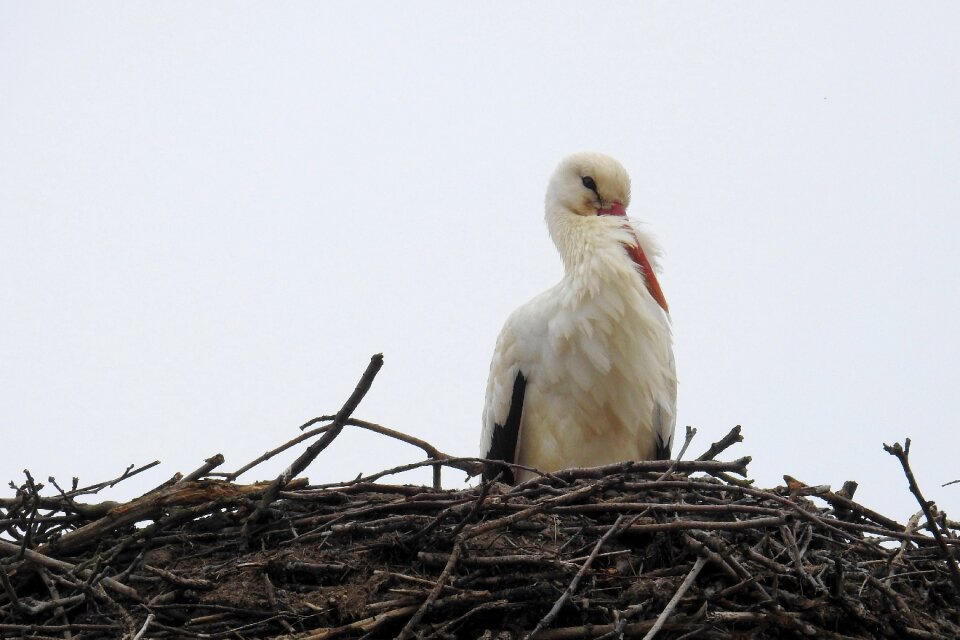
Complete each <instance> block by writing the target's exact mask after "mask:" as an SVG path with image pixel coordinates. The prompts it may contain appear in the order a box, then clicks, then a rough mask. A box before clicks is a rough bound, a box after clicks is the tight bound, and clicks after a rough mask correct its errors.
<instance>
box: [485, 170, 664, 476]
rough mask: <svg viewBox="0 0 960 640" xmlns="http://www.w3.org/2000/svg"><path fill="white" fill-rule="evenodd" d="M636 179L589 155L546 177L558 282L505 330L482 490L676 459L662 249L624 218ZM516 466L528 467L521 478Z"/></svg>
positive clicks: (490, 383) (492, 381)
mask: <svg viewBox="0 0 960 640" xmlns="http://www.w3.org/2000/svg"><path fill="white" fill-rule="evenodd" d="M629 206H630V177H629V175H628V174H627V171H626V169H624V167H623V166H622V165H621V164H620V163H619V162H618V161H617V160H615V159H614V158H612V157H610V156H608V155H605V154H601V153H594V152H581V153H575V154H573V155H571V156H568V157H566V158H564V159H563V160H562V161H561V162H560V164H559V165H558V166H557V168H556V170H555V171H554V173H553V176H552V177H551V178H550V181H549V184H548V187H547V193H546V199H545V212H546V216H545V217H546V223H547V229H548V230H549V233H550V236H551V238H552V239H553V242H554V244H556V247H557V250H558V251H559V253H560V258H561V260H562V262H563V267H564V275H563V278H562V279H561V280H560V282H558V283H557V284H556V285H554V286H553V287H551V288H549V289H547V290H546V291H544V292H543V293H541V294H539V295H538V296H536V297H534V298H533V299H532V300H530V301H529V302H527V303H526V304H523V305H521V306H520V307H518V308H517V309H516V310H515V311H514V312H513V313H512V314H510V316H509V317H508V318H507V321H506V322H505V324H504V326H503V329H502V330H501V332H500V334H499V336H498V338H497V342H496V347H495V349H494V353H493V358H492V359H491V362H490V373H489V377H488V380H487V388H486V398H485V401H484V407H483V426H482V431H481V438H480V440H481V441H480V452H481V457H482V458H484V459H486V460H488V461H503V462H507V463H513V464H515V465H519V466H516V467H511V466H508V465H504V464H496V463H495V462H487V463H485V464H484V470H483V478H484V480H491V479H499V480H500V481H501V482H506V483H508V484H519V483H522V482H524V481H526V480H529V479H531V478H534V477H537V475H538V474H537V473H536V472H534V471H532V470H531V469H536V470H537V471H540V472H553V471H558V470H561V469H569V468H574V467H594V466H601V465H605V464H612V463H616V462H623V461H628V460H654V459H658V460H665V459H669V457H670V449H671V447H672V445H673V433H674V427H675V425H676V410H677V374H676V364H675V360H674V354H673V338H672V329H671V319H670V310H669V307H668V305H667V301H666V298H665V297H664V295H663V291H662V290H661V288H660V284H659V281H658V280H657V275H656V272H657V271H658V270H659V261H660V257H661V253H662V251H661V249H660V247H659V245H658V244H657V242H656V241H655V239H654V238H653V237H652V235H650V234H649V233H647V232H645V231H644V230H643V229H641V228H640V227H639V225H638V223H636V222H635V221H633V220H631V219H630V218H628V217H627V215H626V210H627V207H629ZM521 467H528V469H527V468H521Z"/></svg>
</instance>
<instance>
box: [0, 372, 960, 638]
mask: <svg viewBox="0 0 960 640" xmlns="http://www.w3.org/2000/svg"><path fill="white" fill-rule="evenodd" d="M378 368H379V364H378V361H377V359H376V357H375V358H374V360H373V361H372V362H371V367H370V368H368V370H367V372H366V373H365V374H364V378H363V379H361V383H360V385H358V388H357V391H355V392H354V395H353V396H351V399H350V400H348V402H347V403H346V404H345V405H344V408H343V409H342V410H341V411H340V412H339V413H338V414H337V415H336V416H327V417H324V418H320V419H316V420H312V421H310V422H308V423H307V424H306V425H304V427H305V428H308V430H307V431H306V432H305V433H304V434H303V435H302V436H300V437H298V438H296V439H294V440H292V441H290V442H288V443H285V444H284V445H282V446H280V447H278V448H277V449H274V450H273V451H271V452H267V453H266V454H264V455H263V456H261V457H260V458H258V459H257V460H255V461H253V462H252V463H251V464H250V465H247V466H245V467H242V468H241V469H238V470H237V471H236V472H233V473H216V472H214V469H216V468H217V467H219V466H220V465H221V464H222V463H223V459H222V457H218V456H215V457H213V458H211V459H209V460H208V461H207V462H206V464H204V465H203V467H201V468H200V469H198V470H196V471H195V472H193V473H191V474H187V475H186V476H179V475H178V476H175V477H174V478H173V479H171V480H170V481H169V482H167V483H165V484H164V485H162V486H160V487H157V488H156V489H154V490H153V491H151V492H149V493H147V494H146V495H144V496H142V497H140V498H137V499H135V500H132V501H130V502H128V503H125V504H117V503H112V502H100V503H91V502H89V501H81V500H79V498H81V497H82V496H84V495H90V494H95V493H97V492H99V491H101V490H102V489H104V488H106V487H107V486H110V485H112V484H115V483H116V482H118V481H120V480H124V479H126V478H128V477H130V476H132V475H135V474H136V473H138V472H139V471H142V470H143V468H146V467H143V468H141V469H128V470H127V472H125V473H124V474H123V475H122V476H121V477H120V478H117V479H115V480H112V481H109V482H105V483H100V484H98V485H94V486H91V487H84V488H78V487H76V486H74V487H72V488H71V489H70V490H65V489H62V488H60V487H59V486H56V483H55V482H53V485H54V487H55V488H56V490H57V493H56V495H43V494H42V493H41V489H43V486H42V485H41V484H40V483H38V482H36V481H35V480H34V479H33V478H32V477H30V476H29V474H28V476H27V481H26V482H25V483H24V484H23V485H21V486H19V487H17V486H14V487H13V488H14V489H15V490H16V493H15V495H14V496H13V497H11V498H5V499H0V582H2V590H0V637H2V638H121V637H122V638H128V639H133V640H140V639H146V638H291V639H294V638H296V639H311V640H321V639H326V638H394V637H399V638H489V639H493V638H498V639H504V640H506V639H508V638H511V639H512V638H536V639H538V640H550V639H553V640H560V639H565V638H610V639H612V638H654V637H657V638H662V639H667V638H673V639H678V638H718V639H719V638H722V639H734V638H784V637H805V638H837V639H839V638H943V639H947V638H957V637H960V607H958V606H957V605H958V601H960V598H958V593H960V572H958V567H957V563H956V561H955V559H954V554H955V553H956V549H957V547H958V546H960V540H958V539H957V538H956V536H955V533H954V532H955V530H956V529H957V526H956V524H955V523H952V522H950V521H948V520H946V518H945V516H944V515H943V514H938V513H936V512H935V510H934V507H933V506H932V504H930V503H928V502H926V501H925V500H923V498H922V494H921V493H920V489H919V487H917V485H916V482H915V480H914V478H913V475H912V472H911V471H910V468H909V459H908V454H909V441H907V443H906V446H905V447H902V446H901V445H899V444H897V445H894V446H892V447H888V448H887V449H888V451H889V452H890V453H891V454H892V455H895V456H896V457H897V458H898V459H899V460H900V462H901V464H902V466H903V469H904V471H905V472H906V475H907V478H908V480H909V481H910V484H911V489H912V490H915V491H914V492H915V494H916V495H917V497H918V500H920V502H921V506H922V507H923V516H922V517H919V516H918V517H917V518H914V519H912V520H911V522H910V523H908V524H907V525H902V524H899V523H897V522H895V521H894V520H892V519H890V518H886V517H884V516H882V515H881V514H879V513H876V512H874V511H872V510H870V509H868V508H866V507H864V506H862V505H860V504H858V503H857V502H855V501H853V500H852V493H853V490H854V488H855V485H854V484H853V483H848V484H847V485H845V486H844V489H842V490H840V491H837V492H833V491H831V490H830V488H829V487H824V486H808V485H805V484H803V483H801V482H799V481H796V480H794V479H788V482H787V483H786V485H785V486H783V487H778V488H775V489H767V490H765V489H759V488H756V487H754V486H753V485H752V484H751V483H750V482H749V481H745V480H742V479H740V478H738V477H736V476H741V477H745V476H746V465H747V463H748V462H749V458H741V459H738V460H732V461H727V462H724V461H717V460H715V458H716V456H718V455H719V454H720V453H722V452H723V451H724V450H725V449H727V447H729V446H730V445H732V444H733V443H735V442H738V441H739V440H741V437H740V433H739V428H736V429H734V430H732V431H731V432H730V433H729V434H728V435H727V436H726V437H725V438H723V439H722V440H721V441H719V442H717V443H714V444H713V445H711V447H710V448H709V450H708V451H706V452H705V453H704V454H703V455H701V456H699V457H698V458H697V459H695V460H690V461H682V460H681V461H650V462H630V463H622V464H617V465H610V466H607V467H603V468H596V469H572V470H567V471H563V472H559V473H555V474H548V475H544V476H542V477H539V478H537V479H535V480H532V481H530V482H527V483H525V484H523V485H520V486H516V487H509V486H506V485H503V484H499V483H497V482H490V483H482V484H480V485H479V486H476V487H473V488H470V489H466V490H458V491H449V490H443V489H441V488H439V472H440V469H441V468H443V467H447V468H451V467H452V468H454V469H459V470H465V471H467V472H469V473H474V474H475V473H476V472H477V471H479V469H480V465H481V464H483V462H484V461H481V460H477V459H473V458H455V457H452V456H448V455H445V454H443V453H442V452H440V451H438V450H437V449H436V448H434V447H432V446H431V445H429V444H428V443H425V442H423V441H421V440H418V439H416V438H413V437H411V436H408V435H405V434H400V433H397V432H395V431H392V430H390V429H387V428H384V427H381V426H378V425H374V424H371V423H367V422H363V421H360V420H355V419H352V418H350V414H351V413H352V412H353V410H354V409H355V408H356V406H357V404H358V403H359V401H360V399H361V398H362V396H363V393H365V391H366V388H368V387H369V385H370V383H371V382H372V379H373V376H374V375H375V374H376V370H377V369H378ZM318 422H322V423H324V424H322V426H319V427H315V426H314V425H316V424H317V423H318ZM348 425H354V426H358V427H361V428H368V429H371V430H374V431H378V432H380V433H384V434H386V435H389V436H392V437H397V438H399V439H401V440H404V441H406V442H410V443H411V444H415V445H416V446H419V447H420V448H422V449H423V450H424V451H426V453H427V459H426V460H424V461H422V462H419V463H415V464H412V465H404V466H403V467H398V468H396V469H391V470H386V471H384V472H381V473H379V474H374V475H372V476H369V477H366V478H357V479H355V480H351V481H349V482H341V483H333V484H329V485H319V486H311V485H309V484H308V482H307V481H306V480H305V479H303V478H301V477H298V474H299V473H300V472H301V471H303V469H304V468H305V467H306V466H307V465H308V464H309V463H310V461H311V460H313V459H314V458H315V457H316V456H317V455H318V454H319V453H320V452H321V451H322V450H323V449H324V448H325V447H326V446H328V445H329V444H330V442H332V441H333V439H334V438H336V435H337V434H338V433H339V432H340V430H341V429H343V428H344V427H345V426H348ZM692 435H693V432H692V430H689V429H688V432H687V439H686V441H685V446H684V450H685V449H686V445H688V444H689V443H690V439H691V438H692ZM310 439H313V443H312V444H310V445H308V446H307V447H306V450H305V451H304V452H303V453H302V454H301V455H300V457H299V458H298V459H297V461H296V462H295V463H294V464H293V465H292V466H291V468H290V469H288V470H287V472H285V473H284V474H283V475H281V476H280V477H278V478H276V479H274V480H273V481H272V482H268V483H260V484H239V483H237V482H236V476H238V475H239V474H240V473H242V472H244V471H246V470H248V469H249V468H251V467H253V466H255V465H256V464H259V463H260V462H262V461H263V460H266V459H268V458H270V457H272V456H273V455H276V454H277V453H279V452H280V451H283V450H286V449H289V448H291V447H294V446H296V445H298V444H300V443H302V442H305V441H307V440H310ZM679 457H682V456H679ZM428 465H429V466H433V468H434V469H435V486H434V487H423V486H410V485H391V484H383V483H380V482H377V480H379V479H380V478H382V477H384V476H387V475H389V474H392V473H395V472H397V471H399V470H405V469H409V468H412V467H417V466H428ZM148 466H152V465H148ZM51 482H52V481H51ZM921 523H922V524H921Z"/></svg>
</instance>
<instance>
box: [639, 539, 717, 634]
mask: <svg viewBox="0 0 960 640" xmlns="http://www.w3.org/2000/svg"><path fill="white" fill-rule="evenodd" d="M706 563H707V559H706V558H704V557H703V556H697V561H696V562H694V563H693V567H692V568H691V569H690V573H688V574H687V577H686V578H684V579H683V582H681V583H680V587H679V588H678V589H677V592H676V593H675V594H673V597H672V598H670V602H668V603H667V606H666V607H665V608H664V609H663V611H661V612H660V615H659V616H657V621H656V622H655V623H654V624H653V627H652V628H651V629H650V631H648V632H647V635H645V636H643V640H653V638H654V636H656V635H657V634H658V633H659V632H660V629H662V628H663V624H664V623H665V622H666V621H667V618H669V617H670V614H672V613H673V610H674V609H676V608H677V604H678V603H679V602H680V598H682V597H683V594H685V593H686V592H687V589H689V588H690V585H692V584H693V581H694V580H696V579H697V574H698V573H700V570H701V569H703V565H705V564H706Z"/></svg>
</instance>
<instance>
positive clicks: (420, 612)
mask: <svg viewBox="0 0 960 640" xmlns="http://www.w3.org/2000/svg"><path fill="white" fill-rule="evenodd" d="M463 544H464V542H463V540H462V539H461V538H459V537H458V538H457V541H456V542H455V543H454V545H453V550H452V551H450V557H449V558H448V559H447V564H446V566H444V567H443V571H442V572H441V573H440V577H439V578H437V584H435V585H434V587H433V589H431V590H430V595H428V596H427V599H426V600H424V601H423V604H422V605H420V608H419V609H417V611H416V613H414V614H413V616H412V617H411V618H410V620H409V621H407V624H406V625H404V627H403V629H402V630H401V631H400V635H399V636H397V640H407V638H409V637H410V636H412V635H413V631H414V629H416V627H417V625H418V624H420V621H421V620H422V619H423V616H424V615H426V613H427V611H429V610H430V607H431V606H433V603H434V602H436V601H437V598H438V597H440V592H441V591H442V590H443V587H444V585H446V584H447V580H448V579H449V578H450V573H451V572H452V571H453V568H454V567H455V566H456V564H457V560H459V559H460V554H461V553H462V552H463Z"/></svg>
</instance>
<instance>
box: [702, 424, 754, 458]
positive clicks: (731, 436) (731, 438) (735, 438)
mask: <svg viewBox="0 0 960 640" xmlns="http://www.w3.org/2000/svg"><path fill="white" fill-rule="evenodd" d="M738 442H743V436H742V435H740V425H737V426H735V427H734V428H733V429H730V433H728V434H727V435H725V436H723V438H721V439H720V440H719V441H717V442H714V443H713V444H711V445H710V448H709V449H707V450H706V452H704V454H703V455H701V456H700V457H699V458H697V460H713V459H714V458H715V457H716V456H717V454H719V453H720V452H722V451H724V450H725V449H727V448H729V447H730V446H731V445H734V444H736V443H738Z"/></svg>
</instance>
